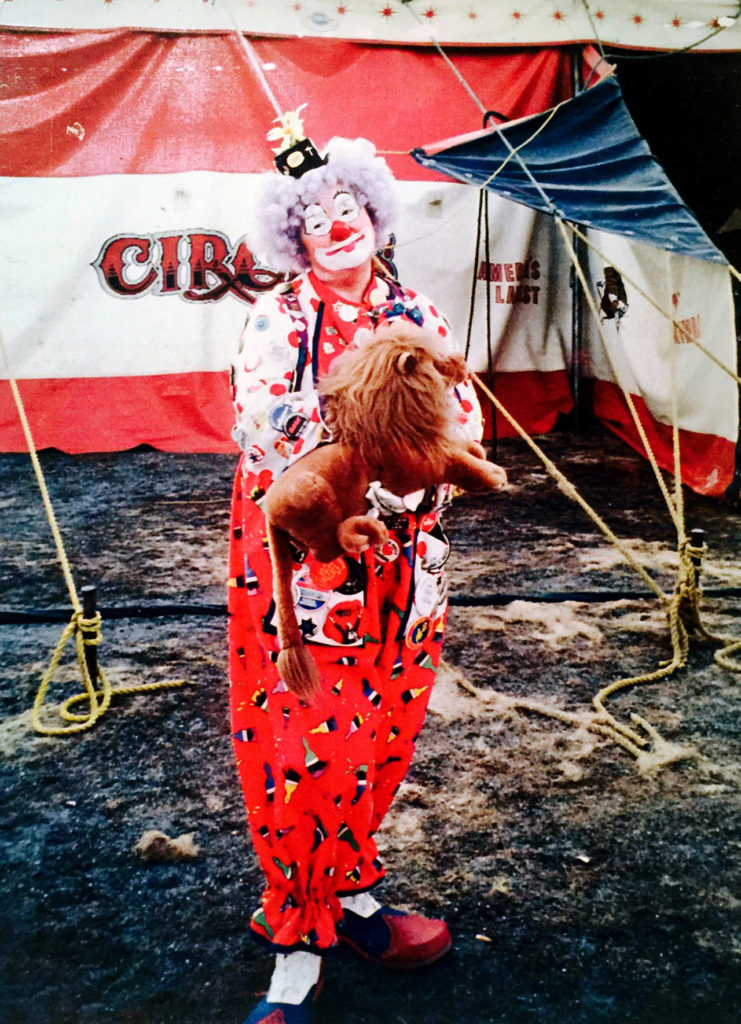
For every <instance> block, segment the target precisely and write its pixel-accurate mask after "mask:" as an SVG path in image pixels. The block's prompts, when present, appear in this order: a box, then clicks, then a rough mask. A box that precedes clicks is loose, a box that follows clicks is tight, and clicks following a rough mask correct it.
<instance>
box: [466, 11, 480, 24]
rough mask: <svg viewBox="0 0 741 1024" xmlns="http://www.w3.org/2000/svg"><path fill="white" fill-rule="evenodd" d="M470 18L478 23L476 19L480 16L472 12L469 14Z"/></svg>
mask: <svg viewBox="0 0 741 1024" xmlns="http://www.w3.org/2000/svg"><path fill="white" fill-rule="evenodd" d="M468 17H469V18H470V19H471V21H476V19H477V18H478V14H477V13H476V11H474V10H471V11H469V12H468Z"/></svg>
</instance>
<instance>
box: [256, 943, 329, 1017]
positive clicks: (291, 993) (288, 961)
mask: <svg viewBox="0 0 741 1024" xmlns="http://www.w3.org/2000/svg"><path fill="white" fill-rule="evenodd" d="M321 969H322V958H321V957H320V956H317V955H316V953H304V952H303V950H299V951H298V952H297V953H278V955H277V956H276V958H275V970H274V971H273V977H272V978H271V979H270V989H269V990H268V1002H270V1003H291V1004H292V1005H293V1006H298V1004H299V1003H302V1002H303V1001H304V999H305V998H306V997H307V996H308V994H309V991H310V990H311V987H312V985H316V983H317V982H318V981H319V975H320V973H321Z"/></svg>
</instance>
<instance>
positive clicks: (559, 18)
mask: <svg viewBox="0 0 741 1024" xmlns="http://www.w3.org/2000/svg"><path fill="white" fill-rule="evenodd" d="M564 17H565V15H564V13H563V11H554V12H553V20H554V21H563V19H564Z"/></svg>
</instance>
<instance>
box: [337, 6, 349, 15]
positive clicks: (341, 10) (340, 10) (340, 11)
mask: <svg viewBox="0 0 741 1024" xmlns="http://www.w3.org/2000/svg"><path fill="white" fill-rule="evenodd" d="M337 13H338V14H347V7H346V5H345V4H340V5H339V7H338V8H337Z"/></svg>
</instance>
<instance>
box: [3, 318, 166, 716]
mask: <svg viewBox="0 0 741 1024" xmlns="http://www.w3.org/2000/svg"><path fill="white" fill-rule="evenodd" d="M0 351H1V352H2V356H3V361H4V363H5V366H6V371H7V373H8V383H9V384H10V390H11V392H12V395H13V399H14V401H15V405H16V409H17V410H18V416H19V419H20V422H21V427H22V429H23V434H24V437H25V439H26V444H27V446H28V454H29V456H30V458H31V463H32V465H33V468H34V473H35V474H36V481H37V483H38V485H39V490H40V491H41V498H42V501H43V504H44V509H45V510H46V516H47V519H48V520H49V526H50V527H51V532H52V536H53V538H54V543H55V545H56V548H57V556H58V558H59V563H60V565H61V567H62V572H63V574H64V580H65V583H66V585H67V591H68V592H69V597H70V601H71V603H72V607H73V613H72V618H71V619H70V622H69V623H68V624H67V626H65V628H64V630H63V631H62V635H61V637H60V638H59V642H58V644H57V646H56V648H55V650H54V652H53V654H52V656H51V661H50V662H49V667H48V668H47V670H46V672H45V673H44V675H43V676H42V678H41V683H40V685H39V689H38V691H37V693H36V698H35V700H34V704H33V709H32V712H31V720H32V722H33V726H34V729H35V730H36V731H37V732H38V733H41V735H43V736H64V735H67V734H69V733H73V732H81V731H82V730H84V729H90V728H91V727H92V726H93V725H95V723H96V722H97V721H98V719H99V718H100V716H101V715H102V714H103V713H104V712H105V711H107V710H108V707H109V705H110V703H111V698H112V697H113V696H114V695H117V694H129V693H146V692H148V691H149V690H159V689H165V688H171V687H175V686H182V685H183V684H184V683H185V680H184V679H167V680H162V681H161V682H160V681H157V682H154V683H139V684H136V685H133V686H122V687H115V688H113V687H112V686H111V684H110V682H109V680H108V677H107V676H106V674H105V672H104V671H103V670H102V669H101V668H100V666H98V667H97V680H96V681H95V682H93V680H92V679H91V678H90V671H89V669H88V666H87V661H86V658H85V648H86V647H87V646H98V645H99V644H100V643H101V640H102V636H101V632H100V623H101V616H100V613H99V612H98V613H96V615H95V617H94V618H91V619H86V618H85V617H84V615H83V609H82V606H81V604H80V599H79V597H78V594H77V588H76V587H75V581H74V578H73V576H72V570H71V568H70V564H69V559H68V558H67V552H66V550H65V547H64V541H63V539H62V534H61V531H60V529H59V524H58V522H57V518H56V515H55V514H54V507H53V505H52V502H51V498H50V497H49V490H48V488H47V486H46V480H45V478H44V473H43V470H42V468H41V463H40V462H39V457H38V454H37V451H36V446H35V444H34V441H33V435H32V434H31V427H30V425H29V422H28V417H27V416H26V410H25V407H24V405H23V399H22V398H21V394H20V391H19V390H18V384H17V382H16V380H15V378H14V377H13V376H12V374H11V373H10V370H9V367H8V358H7V354H6V351H5V345H4V342H3V337H2V334H0ZM73 636H74V638H75V648H76V652H77V665H78V668H79V670H80V676H81V679H82V684H83V688H84V689H83V691H82V692H81V693H78V694H75V696H73V697H70V698H69V699H68V700H66V701H65V702H64V703H63V704H61V705H60V706H59V707H58V709H57V712H58V714H59V716H60V717H61V718H62V719H63V720H64V721H66V722H68V723H70V724H68V725H63V726H52V725H47V724H44V723H43V722H42V720H41V709H42V706H43V703H44V700H45V698H46V695H47V693H48V690H49V687H50V686H51V684H52V681H53V679H54V675H55V673H56V671H57V668H58V666H59V662H60V660H61V657H62V653H63V652H64V648H65V647H66V646H67V643H68V641H69V640H70V639H71V637H73ZM96 683H99V684H100V686H99V688H97V689H96ZM80 701H87V704H88V708H87V711H86V712H85V713H79V712H72V711H70V707H71V706H72V705H73V704H77V703H79V702H80Z"/></svg>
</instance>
